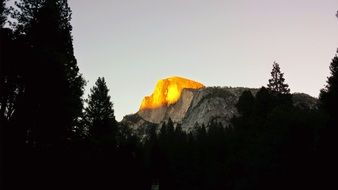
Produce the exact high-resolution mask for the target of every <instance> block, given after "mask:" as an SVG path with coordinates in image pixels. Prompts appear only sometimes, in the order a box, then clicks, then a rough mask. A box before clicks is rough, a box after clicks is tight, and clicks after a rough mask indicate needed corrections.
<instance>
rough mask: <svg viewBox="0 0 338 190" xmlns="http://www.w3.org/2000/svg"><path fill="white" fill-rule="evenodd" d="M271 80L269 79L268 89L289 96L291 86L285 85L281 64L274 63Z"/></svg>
mask: <svg viewBox="0 0 338 190" xmlns="http://www.w3.org/2000/svg"><path fill="white" fill-rule="evenodd" d="M271 77H272V78H271V79H269V84H268V89H269V90H271V91H272V92H276V93H279V94H289V93H290V89H289V85H288V84H286V83H285V79H284V73H282V72H281V70H280V67H279V64H278V63H277V62H274V63H273V66H272V71H271Z"/></svg>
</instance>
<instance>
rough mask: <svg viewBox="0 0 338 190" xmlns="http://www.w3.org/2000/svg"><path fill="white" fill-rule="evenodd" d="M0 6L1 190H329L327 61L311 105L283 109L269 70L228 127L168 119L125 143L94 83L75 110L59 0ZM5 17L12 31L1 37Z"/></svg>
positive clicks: (333, 160)
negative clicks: (184, 125)
mask: <svg viewBox="0 0 338 190" xmlns="http://www.w3.org/2000/svg"><path fill="white" fill-rule="evenodd" d="M4 2H5V1H1V2H0V3H1V4H0V5H1V7H0V11H1V12H0V13H1V15H0V16H1V17H0V18H1V26H2V27H1V29H0V34H1V54H0V55H1V57H0V58H1V67H0V68H1V70H0V72H1V73H0V74H1V75H0V130H1V131H0V134H1V137H0V138H1V144H0V145H1V147H0V148H1V152H0V153H1V157H0V158H1V160H0V161H1V163H2V164H1V165H0V171H1V176H0V177H1V178H0V179H1V181H0V183H1V187H0V188H1V189H22V186H25V187H24V188H25V189H71V188H73V189H83V188H86V189H88V188H90V189H145V190H149V189H151V188H153V189H156V188H160V189H161V190H162V189H164V190H165V189H168V190H169V189H170V190H172V189H177V190H179V189H185V190H186V189H196V190H198V189H201V190H202V189H208V190H212V189H232V190H238V189H308V188H317V189H336V188H335V187H336V186H337V184H336V182H335V181H336V177H337V175H336V174H335V172H336V171H337V169H338V168H337V127H338V125H337V118H338V117H337V113H338V112H337V107H338V105H337V100H338V97H337V95H338V93H337V90H338V82H337V71H338V70H337V68H338V64H337V63H338V58H337V56H335V57H334V59H333V61H332V63H331V66H330V71H331V76H330V77H329V78H328V82H327V85H326V87H325V89H323V90H322V92H321V95H320V100H319V106H317V107H316V106H315V107H311V108H309V107H306V106H295V104H293V101H292V96H291V94H290V93H289V92H290V90H289V88H288V85H287V84H286V83H285V79H284V77H283V73H281V72H280V68H279V65H278V64H277V63H274V64H273V70H272V72H271V75H272V78H271V79H270V80H269V84H268V87H267V88H265V87H262V88H261V89H259V90H258V92H257V93H256V94H252V92H250V91H245V92H243V94H242V95H241V97H240V98H239V100H238V103H237V105H236V106H237V110H238V114H237V115H236V116H235V117H234V118H233V119H232V124H231V125H230V126H222V125H221V124H219V123H214V122H211V123H209V124H208V125H206V126H204V125H202V126H199V125H198V124H197V125H196V127H195V128H194V130H193V131H189V132H186V131H185V130H183V129H182V127H181V126H180V124H177V123H174V122H173V121H172V120H171V119H169V120H168V121H166V122H164V123H162V124H160V125H155V124H149V125H148V126H147V127H146V128H145V131H146V132H145V134H144V136H137V135H135V134H134V133H133V131H132V130H131V129H130V128H129V127H128V126H124V125H123V124H122V123H117V122H116V120H115V117H114V109H113V103H112V102H111V100H110V96H109V95H108V92H109V89H108V88H107V86H106V83H105V80H104V78H98V80H97V81H96V83H95V86H94V87H93V88H92V89H91V92H90V94H89V96H88V99H87V101H86V103H87V104H86V106H84V105H83V98H82V96H83V88H84V85H85V82H84V79H83V77H82V75H81V74H80V73H79V68H78V67H77V62H76V59H75V57H74V52H73V45H72V36H71V30H72V27H71V25H70V19H71V10H70V8H69V6H68V3H67V0H21V1H19V2H18V3H17V8H16V9H14V8H12V9H6V8H5V6H4V5H5V4H4ZM9 12H10V13H11V15H12V17H13V18H14V19H16V22H14V23H12V24H11V26H12V28H4V24H3V23H4V22H5V20H6V18H7V14H8V13H9ZM219 93H221V92H219ZM219 96H220V97H222V96H226V95H223V94H219Z"/></svg>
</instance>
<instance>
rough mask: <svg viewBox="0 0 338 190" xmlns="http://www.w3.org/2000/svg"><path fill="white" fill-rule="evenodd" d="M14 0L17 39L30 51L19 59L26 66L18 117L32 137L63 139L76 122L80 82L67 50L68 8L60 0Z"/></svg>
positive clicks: (37, 139)
mask: <svg viewBox="0 0 338 190" xmlns="http://www.w3.org/2000/svg"><path fill="white" fill-rule="evenodd" d="M16 5H17V7H18V9H13V10H12V17H13V18H15V19H17V23H16V24H15V25H14V26H15V29H16V31H15V32H16V34H17V36H18V37H17V39H19V40H21V41H23V42H24V43H25V44H27V46H28V47H29V51H30V54H29V55H30V57H27V61H29V64H22V65H28V66H26V68H25V76H24V77H25V85H26V88H25V100H24V105H22V106H21V113H18V116H17V117H18V120H21V121H24V120H26V121H29V122H25V123H26V124H27V123H30V124H29V125H30V126H31V127H30V129H29V130H30V131H31V136H32V139H33V141H34V142H42V143H47V144H53V143H55V142H59V141H64V140H65V139H67V138H68V137H69V136H70V135H71V132H72V130H73V128H74V127H75V126H76V125H78V119H79V117H80V116H81V114H82V108H83V100H82V95H83V87H84V84H85V81H84V80H83V78H82V76H81V74H80V73H79V68H78V67H77V62H76V59H75V57H74V52H73V45H72V36H71V30H72V27H71V25H70V19H71V10H70V8H69V6H68V3H67V1H66V0H57V1H54V0H45V1H43V0H38V1H33V0H21V1H19V2H17V3H16ZM27 113H29V114H27ZM19 118H20V119H19ZM56 118H57V119H56ZM51 121H53V122H51Z"/></svg>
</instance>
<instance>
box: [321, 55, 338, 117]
mask: <svg viewBox="0 0 338 190" xmlns="http://www.w3.org/2000/svg"><path fill="white" fill-rule="evenodd" d="M337 53H338V52H337ZM330 72H331V76H330V77H328V79H327V85H326V86H325V88H324V89H322V90H321V92H320V96H319V99H320V103H321V107H322V108H323V109H324V110H326V111H327V112H328V113H329V114H330V116H331V118H332V119H333V118H335V119H336V120H337V116H338V56H337V54H336V55H335V57H334V58H333V59H332V62H331V65H330Z"/></svg>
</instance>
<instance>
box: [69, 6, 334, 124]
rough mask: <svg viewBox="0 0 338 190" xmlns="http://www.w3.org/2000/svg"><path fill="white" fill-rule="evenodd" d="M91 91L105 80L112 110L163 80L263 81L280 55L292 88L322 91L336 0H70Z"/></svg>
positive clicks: (127, 107) (131, 104) (130, 106)
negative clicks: (95, 84) (96, 82)
mask: <svg viewBox="0 0 338 190" xmlns="http://www.w3.org/2000/svg"><path fill="white" fill-rule="evenodd" d="M69 4H70V7H71V9H72V11H73V15H72V21H71V24H72V26H73V32H72V34H73V40H74V41H73V44H74V51H75V56H76V58H77V61H78V65H79V67H80V72H81V73H82V74H83V75H84V77H85V79H86V80H87V82H88V83H87V86H86V95H85V97H87V95H88V93H89V89H90V88H92V86H93V85H94V83H95V81H96V79H97V78H98V77H105V79H106V82H107V86H108V88H109V89H110V92H109V93H110V96H111V100H112V102H113V103H114V110H115V116H116V119H117V120H121V119H122V118H123V116H124V115H127V114H132V113H135V112H137V110H138V108H139V106H140V103H141V101H142V99H143V97H144V96H146V95H150V94H151V93H152V91H153V89H154V87H155V84H156V82H157V81H158V80H159V79H162V78H167V77H170V76H181V77H185V78H189V79H192V80H196V81H198V82H201V83H202V84H204V85H206V86H232V87H239V86H241V87H252V88H259V87H261V86H266V84H267V83H268V79H269V78H270V72H271V69H272V64H273V62H274V61H276V62H278V63H279V64H280V67H281V70H282V72H284V76H285V78H286V83H288V84H289V86H290V89H291V92H304V93H307V94H310V95H311V96H314V97H318V95H319V92H320V89H321V88H323V87H324V85H325V83H326V78H327V77H328V76H329V74H330V72H329V65H330V63H331V60H332V58H333V57H334V55H335V52H336V49H337V48H338V19H337V18H336V16H335V15H336V13H337V10H338V1H337V0H255V1H252V0H100V1H93V0H69Z"/></svg>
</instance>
